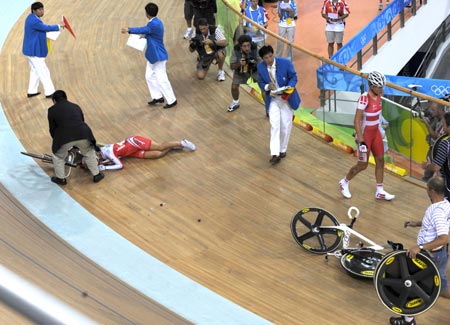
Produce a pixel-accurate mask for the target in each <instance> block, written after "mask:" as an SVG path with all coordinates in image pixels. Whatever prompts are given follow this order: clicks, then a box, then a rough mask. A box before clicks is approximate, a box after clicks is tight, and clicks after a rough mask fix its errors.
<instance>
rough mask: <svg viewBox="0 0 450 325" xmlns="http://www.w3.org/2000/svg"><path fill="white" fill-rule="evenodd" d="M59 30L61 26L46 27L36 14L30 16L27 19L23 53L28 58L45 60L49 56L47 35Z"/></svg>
mask: <svg viewBox="0 0 450 325" xmlns="http://www.w3.org/2000/svg"><path fill="white" fill-rule="evenodd" d="M58 30H59V25H46V24H44V23H43V22H42V20H41V19H40V18H39V17H38V16H36V15H35V14H33V13H31V14H29V15H28V17H27V19H25V33H24V37H23V46H22V53H23V54H24V55H26V56H37V57H39V58H45V57H46V56H47V54H48V47H47V39H46V33H47V32H55V31H58Z"/></svg>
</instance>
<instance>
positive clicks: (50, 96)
mask: <svg viewBox="0 0 450 325" xmlns="http://www.w3.org/2000/svg"><path fill="white" fill-rule="evenodd" d="M52 97H53V94H51V95H47V96H45V98H52Z"/></svg>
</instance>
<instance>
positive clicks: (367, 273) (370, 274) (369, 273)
mask: <svg viewBox="0 0 450 325" xmlns="http://www.w3.org/2000/svg"><path fill="white" fill-rule="evenodd" d="M374 273H375V272H374V271H369V270H367V271H362V272H361V274H362V275H369V276H373V274H374Z"/></svg>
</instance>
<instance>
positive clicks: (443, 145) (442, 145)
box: [425, 112, 450, 201]
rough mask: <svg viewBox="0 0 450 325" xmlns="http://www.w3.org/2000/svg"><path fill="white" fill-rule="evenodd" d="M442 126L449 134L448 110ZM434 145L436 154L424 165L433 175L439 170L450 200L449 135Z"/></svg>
mask: <svg viewBox="0 0 450 325" xmlns="http://www.w3.org/2000/svg"><path fill="white" fill-rule="evenodd" d="M442 127H443V130H444V132H445V133H446V134H450V133H449V132H450V112H446V113H445V114H444V118H443V120H442ZM435 145H437V149H433V151H436V156H435V157H433V159H432V162H431V163H427V164H426V165H425V168H426V170H430V171H432V172H433V174H434V175H437V174H438V172H440V175H441V176H442V178H443V179H444V180H445V197H446V198H447V200H449V201H450V164H449V161H450V159H449V158H450V149H449V148H450V137H449V136H445V137H443V138H442V139H440V141H439V143H437V144H435Z"/></svg>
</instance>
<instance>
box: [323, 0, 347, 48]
mask: <svg viewBox="0 0 450 325" xmlns="http://www.w3.org/2000/svg"><path fill="white" fill-rule="evenodd" d="M349 14H350V9H349V7H348V5H347V3H346V2H345V0H325V1H324V3H323V6H322V18H324V19H325V20H326V25H325V37H326V39H327V43H328V56H329V57H332V56H333V53H334V43H336V47H337V50H338V51H339V50H340V49H341V47H342V42H343V40H344V30H345V19H346V18H347V17H348V15H349Z"/></svg>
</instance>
